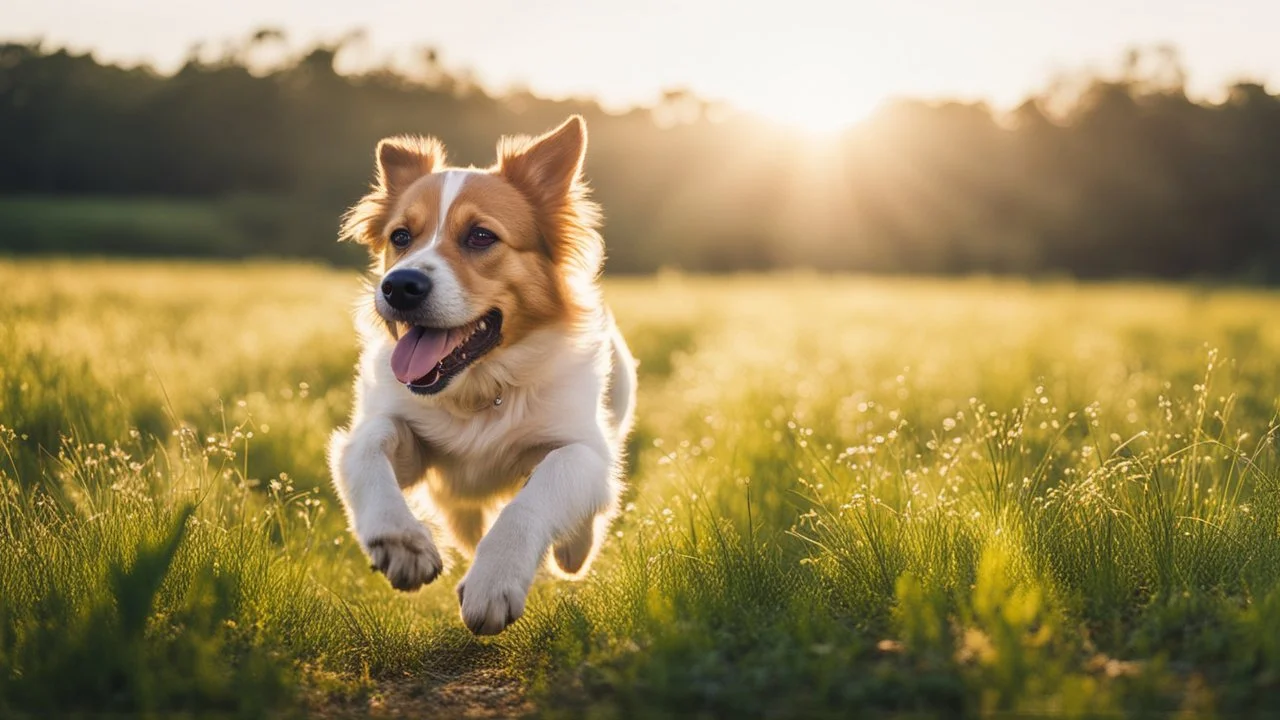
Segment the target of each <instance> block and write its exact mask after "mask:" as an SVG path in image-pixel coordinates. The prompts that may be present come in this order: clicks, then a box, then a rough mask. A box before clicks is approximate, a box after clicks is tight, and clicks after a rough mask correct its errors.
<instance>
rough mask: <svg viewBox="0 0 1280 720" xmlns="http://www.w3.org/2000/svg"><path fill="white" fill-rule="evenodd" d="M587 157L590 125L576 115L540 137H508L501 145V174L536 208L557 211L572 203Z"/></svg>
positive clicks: (499, 160) (499, 170) (499, 148)
mask: <svg viewBox="0 0 1280 720" xmlns="http://www.w3.org/2000/svg"><path fill="white" fill-rule="evenodd" d="M586 154H587V123H586V122H585V121H584V120H583V119H582V116H581V115H573V116H571V117H570V118H569V119H568V120H565V121H564V123H563V124H561V125H560V127H558V128H556V129H555V130H552V131H551V132H549V133H546V134H544V135H539V136H538V137H536V138H524V137H506V138H503V139H502V140H501V141H499V142H498V172H499V173H501V174H502V176H503V177H505V178H506V179H507V180H508V181H510V182H511V184H512V185H515V186H516V188H517V189H519V190H520V192H521V193H523V194H524V196H525V197H526V198H528V200H529V202H531V203H533V205H534V206H536V207H538V208H540V209H543V210H554V209H555V208H556V206H558V205H561V204H563V203H565V202H566V201H568V200H569V195H570V191H571V190H573V188H574V185H575V184H576V183H577V182H578V181H579V179H580V176H581V174H582V161H583V159H584V158H585V157H586Z"/></svg>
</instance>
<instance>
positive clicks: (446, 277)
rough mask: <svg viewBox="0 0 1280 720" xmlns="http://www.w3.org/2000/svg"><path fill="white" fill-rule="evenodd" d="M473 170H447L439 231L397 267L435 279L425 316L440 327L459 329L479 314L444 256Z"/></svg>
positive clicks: (442, 179)
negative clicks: (452, 214)
mask: <svg viewBox="0 0 1280 720" xmlns="http://www.w3.org/2000/svg"><path fill="white" fill-rule="evenodd" d="M471 172H472V171H470V170H446V171H444V172H442V173H440V175H442V176H443V177H442V178H441V183H440V205H439V207H440V212H439V213H438V214H437V215H436V227H435V230H434V231H433V232H432V233H431V239H430V240H429V241H427V244H426V245H424V246H422V248H420V249H419V250H416V251H414V252H412V253H410V254H409V255H406V256H405V257H403V258H401V260H400V262H398V263H396V264H395V267H396V268H415V269H417V270H421V271H422V272H424V273H426V275H427V277H429V278H431V293H430V294H429V295H428V296H427V304H426V307H425V311H426V312H425V313H424V314H425V315H426V316H428V317H429V318H430V320H431V322H432V323H433V324H435V325H438V326H440V327H456V326H458V325H463V324H465V323H467V322H469V321H470V320H473V319H474V316H475V312H474V311H473V310H472V309H471V303H469V302H467V298H466V296H465V295H464V294H463V291H462V286H461V285H460V284H459V283H458V277H457V275H455V274H454V272H453V268H451V267H450V266H449V263H448V262H447V261H446V260H445V258H444V257H443V256H442V255H441V254H440V252H439V248H440V243H442V242H445V241H446V239H447V238H445V227H446V226H447V225H448V220H449V210H450V208H452V206H453V203H454V201H455V200H457V199H458V193H459V192H461V191H462V186H463V185H465V184H466V182H467V178H468V177H470V175H471Z"/></svg>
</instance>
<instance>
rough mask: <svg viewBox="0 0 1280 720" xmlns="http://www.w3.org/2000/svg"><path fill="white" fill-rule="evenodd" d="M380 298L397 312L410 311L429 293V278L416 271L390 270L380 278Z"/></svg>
mask: <svg viewBox="0 0 1280 720" xmlns="http://www.w3.org/2000/svg"><path fill="white" fill-rule="evenodd" d="M381 289H382V297H384V298H386V300H387V304H388V305H390V306H391V307H393V308H395V309H397V310H412V309H414V308H416V307H418V306H419V305H421V304H422V301H423V300H424V299H426V297H427V293H429V292H431V278H429V277H427V276H426V274H425V273H423V272H421V271H418V270H392V271H391V272H389V273H387V275H386V276H385V277H383V278H382V288H381Z"/></svg>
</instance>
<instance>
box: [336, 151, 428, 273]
mask: <svg viewBox="0 0 1280 720" xmlns="http://www.w3.org/2000/svg"><path fill="white" fill-rule="evenodd" d="M373 156H374V164H375V177H374V186H373V189H372V190H370V191H369V193H368V194H367V195H365V196H364V197H363V198H361V199H360V202H358V203H356V204H355V205H354V206H353V207H352V208H351V209H350V210H348V211H347V212H346V214H345V215H343V216H342V229H341V232H340V233H339V238H340V239H343V240H354V241H355V242H358V243H360V244H362V245H368V246H369V249H370V250H372V251H373V252H374V253H375V254H377V253H379V252H381V251H382V248H383V246H384V245H385V241H386V238H384V237H383V236H382V235H383V232H382V231H383V228H382V222H383V216H384V215H385V214H386V213H387V212H388V211H390V209H391V206H392V204H393V202H394V198H395V196H396V195H397V194H398V193H400V192H402V191H403V190H404V189H405V188H407V187H409V186H410V185H412V184H413V182H414V181H415V180H417V179H418V178H420V177H422V176H424V175H429V174H430V173H431V172H433V171H434V170H436V169H437V168H441V167H444V163H445V154H444V145H441V144H440V141H439V140H436V139H435V138H430V137H423V136H421V135H396V136H395V137H389V138H386V139H384V140H382V141H381V142H379V143H378V149H377V150H376V151H374V154H373Z"/></svg>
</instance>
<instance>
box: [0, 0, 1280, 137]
mask: <svg viewBox="0 0 1280 720" xmlns="http://www.w3.org/2000/svg"><path fill="white" fill-rule="evenodd" d="M7 4H8V7H7V8H6V9H5V11H4V15H5V21H4V24H3V27H2V28H0V36H3V37H5V38H7V39H22V40H29V39H35V38H41V37H42V38H44V39H45V40H46V41H48V42H50V43H55V44H59V45H62V44H65V45H69V46H70V47H72V48H73V49H77V50H87V49H92V50H94V51H95V52H96V53H97V55H98V57H99V58H100V59H104V60H123V61H129V62H133V61H138V60H146V61H149V62H151V63H152V64H153V65H155V66H157V67H159V68H160V69H164V70H169V69H173V68H174V67H176V66H177V64H178V63H180V62H181V59H182V58H183V57H184V56H185V55H186V52H187V49H188V48H189V47H190V46H191V45H192V44H193V43H195V42H197V41H212V42H213V43H215V44H216V43H217V42H218V41H222V40H226V39H233V38H239V37H243V36H244V35H246V34H247V33H248V32H249V31H251V30H253V29H256V28H258V27H262V26H267V25H270V26H278V27H281V28H283V29H285V31H286V32H287V33H288V35H289V38H290V41H291V45H293V46H294V47H298V46H301V45H304V44H306V43H308V42H310V41H313V40H320V39H327V40H332V39H335V38H337V37H338V36H340V35H342V34H343V33H344V32H346V31H348V30H352V29H356V28H363V29H364V30H366V31H367V37H368V43H367V46H366V47H365V48H364V49H363V50H361V51H360V52H363V53H365V58H364V59H365V60H378V59H382V58H384V57H387V56H391V55H392V54H393V53H400V54H401V55H402V56H403V55H407V54H408V53H409V52H410V51H411V50H412V49H414V48H417V47H423V46H434V47H436V48H438V49H439V50H440V52H441V56H442V59H443V60H444V62H445V64H446V65H447V66H450V67H468V68H471V69H472V70H473V71H474V72H475V74H476V75H477V77H478V79H479V80H480V81H481V82H482V83H483V84H485V85H486V86H488V87H492V88H499V89H500V88H503V87H507V86H511V85H515V84H519V85H524V86H527V87H529V88H531V89H532V90H534V91H535V92H538V93H541V94H547V95H552V96H564V95H580V94H591V95H595V96H597V97H600V98H601V99H602V100H604V101H605V102H606V103H607V104H610V105H613V106H618V105H622V104H630V103H634V102H644V101H648V100H651V99H653V98H655V97H657V95H658V93H659V92H660V90H661V89H663V88H670V87H675V86H684V87H689V88H691V89H693V90H694V91H696V92H699V93H701V94H704V95H707V96H710V97H716V98H720V99H725V100H728V101H729V102H731V103H733V104H735V105H738V106H740V107H744V108H747V109H750V110H755V111H759V112H762V113H765V114H768V115H771V116H773V117H775V118H776V119H781V120H784V121H790V122H794V123H797V124H801V125H806V126H810V127H816V128H822V127H832V126H836V125H840V124H844V123H847V122H851V121H855V120H857V119H860V118H861V117H863V116H865V115H866V114H867V113H868V112H870V111H871V110H872V109H873V108H874V106H875V105H876V104H877V103H878V102H880V101H881V100H882V99H883V98H885V97H887V96H892V95H899V96H901V95H909V96H918V97H930V98H936V97H944V96H945V97H961V98H966V99H976V98H983V99H987V100H989V101H992V102H993V103H995V104H996V105H998V106H1008V105H1011V104H1013V103H1015V102H1016V101H1017V100H1019V99H1020V98H1021V97H1022V96H1023V95H1024V94H1025V93H1026V92H1028V91H1029V90H1033V89H1037V88H1040V87H1043V86H1044V84H1045V83H1046V81H1047V80H1048V79H1049V78H1050V77H1052V76H1053V75H1054V74H1055V73H1056V72H1058V71H1063V70H1077V69H1080V68H1084V67H1091V66H1092V67H1100V68H1108V69H1109V68H1112V67H1114V66H1115V64H1116V61H1117V59H1118V58H1119V57H1120V55H1121V53H1122V52H1123V50H1124V49H1125V48H1126V47H1129V46H1131V45H1134V44H1143V45H1149V44H1155V43H1162V42H1169V43H1173V44H1174V45H1176V46H1177V47H1178V48H1179V49H1180V50H1181V51H1182V57H1183V60H1184V62H1185V64H1186V65H1187V67H1188V69H1189V71H1190V81H1191V87H1192V90H1193V92H1196V93H1200V94H1210V95H1212V94H1214V93H1215V91H1217V90H1218V89H1220V88H1221V87H1222V86H1223V85H1224V84H1225V83H1227V82H1229V81H1231V80H1235V79H1238V78H1241V77H1249V78H1252V79H1260V80H1264V81H1270V82H1271V88H1272V90H1273V91H1274V90H1275V89H1276V83H1277V82H1280V49H1278V46H1277V41H1276V28H1277V27H1280V2H1276V0H1227V2H1217V3H1215V2H1210V0H1197V1H1195V2H1187V1H1184V0H1163V1H1161V2H1154V1H1152V0H1071V1H1064V0H896V1H895V0H874V1H868V0H781V1H779V2H769V3H759V2H753V0H634V1H632V2H626V3H617V2H612V1H611V0H596V1H595V2H589V1H573V0H524V1H521V0H452V1H451V2H439V1H435V0H416V1H411V2H403V1H401V2H392V1H391V0H358V1H354V2H332V1H331V0H330V1H326V0H221V1H219V2H209V1H208V0H202V1H200V2H191V1H190V0H110V1H108V2H104V1H103V0H39V1H35V2H30V1H29V2H11V3H7Z"/></svg>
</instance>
